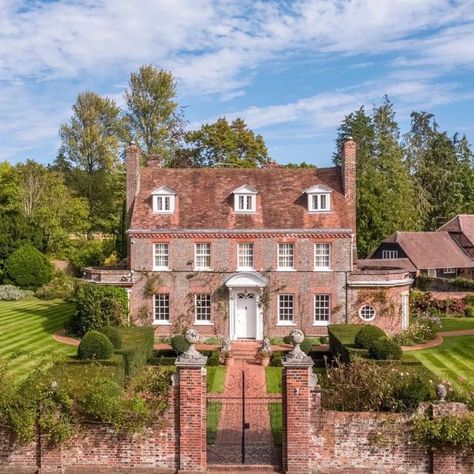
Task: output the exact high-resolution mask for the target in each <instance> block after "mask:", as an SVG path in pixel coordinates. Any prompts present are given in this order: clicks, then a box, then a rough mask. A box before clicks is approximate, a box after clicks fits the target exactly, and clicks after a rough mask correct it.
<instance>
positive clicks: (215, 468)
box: [207, 464, 282, 474]
mask: <svg viewBox="0 0 474 474" xmlns="http://www.w3.org/2000/svg"><path fill="white" fill-rule="evenodd" d="M207 471H208V472H227V473H231V472H246V473H247V474H257V473H260V472H262V473H263V472H282V470H281V468H280V466H271V465H267V464H211V465H209V466H208V468H207Z"/></svg>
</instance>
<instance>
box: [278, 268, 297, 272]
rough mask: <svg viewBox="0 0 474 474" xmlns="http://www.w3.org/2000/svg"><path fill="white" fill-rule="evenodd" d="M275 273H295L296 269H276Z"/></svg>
mask: <svg viewBox="0 0 474 474" xmlns="http://www.w3.org/2000/svg"><path fill="white" fill-rule="evenodd" d="M277 272H296V268H286V267H282V268H277Z"/></svg>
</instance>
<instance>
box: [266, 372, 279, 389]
mask: <svg viewBox="0 0 474 474" xmlns="http://www.w3.org/2000/svg"><path fill="white" fill-rule="evenodd" d="M281 376H282V368H281V367H267V368H266V369H265V380H266V382H267V393H281Z"/></svg>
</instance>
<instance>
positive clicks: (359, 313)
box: [88, 140, 412, 340]
mask: <svg viewBox="0 0 474 474" xmlns="http://www.w3.org/2000/svg"><path fill="white" fill-rule="evenodd" d="M126 170H127V212H128V215H129V216H130V229H129V232H128V235H129V259H128V265H129V268H128V271H129V274H128V275H123V276H122V277H121V278H123V286H126V287H128V288H129V292H130V308H131V315H132V318H133V320H134V321H135V322H136V323H137V324H153V325H155V327H156V333H157V334H159V335H170V334H175V333H178V332H181V331H182V329H183V328H189V327H195V328H197V329H199V332H200V333H201V334H202V335H203V336H206V335H207V336H211V335H219V336H223V337H229V338H230V339H248V338H250V339H257V340H261V339H262V338H263V337H264V336H282V335H286V334H288V333H289V332H290V331H291V329H292V328H295V327H299V328H302V329H303V330H304V331H305V332H306V333H307V334H314V335H316V334H325V333H326V326H327V325H328V324H329V323H347V322H358V323H371V324H377V325H379V326H381V327H384V329H386V330H387V331H388V332H390V333H396V332H400V331H401V330H402V329H403V328H404V327H406V325H407V324H408V289H409V284H410V283H411V282H412V280H411V279H410V278H409V275H408V272H407V271H406V270H405V269H395V270H393V269H382V268H372V269H369V270H367V269H364V268H356V267H355V265H354V261H355V260H354V257H355V256H356V251H355V222H356V207H355V196H356V174H355V172H356V146H355V143H354V142H353V141H352V140H349V141H347V142H346V143H345V145H344V150H343V165H342V166H341V167H332V168H322V169H311V168H309V169H308V168H307V169H287V168H283V167H278V166H271V167H263V168H258V169H242V168H239V169H224V168H201V169H196V168H193V169H190V168H188V169H168V168H162V167H161V166H160V162H159V161H150V162H149V163H148V165H146V166H141V165H140V153H139V150H138V148H137V147H136V146H135V145H131V146H129V147H128V149H127V153H126ZM88 275H89V277H90V279H93V280H94V281H96V282H97V283H99V284H100V283H101V282H102V281H103V282H104V283H106V284H109V283H110V281H106V279H105V278H106V277H105V275H104V274H100V273H98V271H97V272H96V273H94V270H93V269H90V273H88ZM94 275H95V276H94ZM381 292H382V293H384V295H385V296H384V297H383V298H382V297H381V296H380V295H381ZM387 296H388V298H387ZM387 301H388V302H389V303H390V304H387Z"/></svg>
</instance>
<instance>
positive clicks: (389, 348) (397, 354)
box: [368, 337, 402, 360]
mask: <svg viewBox="0 0 474 474" xmlns="http://www.w3.org/2000/svg"><path fill="white" fill-rule="evenodd" d="M368 351H369V357H370V358H371V359H376V360H400V359H401V357H402V349H401V348H400V346H399V345H398V344H397V343H396V342H395V341H394V340H392V339H389V338H388V337H385V338H383V339H379V340H376V341H374V342H373V343H372V344H371V345H370V347H369V348H368Z"/></svg>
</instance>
